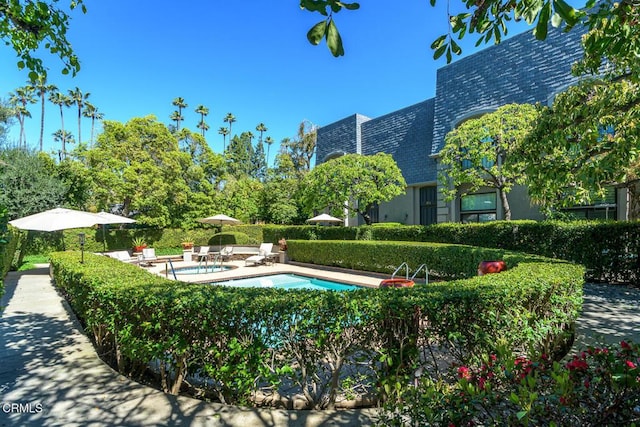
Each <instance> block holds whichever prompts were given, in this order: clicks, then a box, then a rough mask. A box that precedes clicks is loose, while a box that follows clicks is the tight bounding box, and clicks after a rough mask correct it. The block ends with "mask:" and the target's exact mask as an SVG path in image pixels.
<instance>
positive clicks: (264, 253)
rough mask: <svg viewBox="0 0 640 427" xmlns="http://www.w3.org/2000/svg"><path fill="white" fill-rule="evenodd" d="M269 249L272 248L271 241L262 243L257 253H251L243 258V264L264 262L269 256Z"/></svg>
mask: <svg viewBox="0 0 640 427" xmlns="http://www.w3.org/2000/svg"><path fill="white" fill-rule="evenodd" d="M271 249H273V243H262V244H261V245H260V248H259V249H258V255H252V256H250V257H249V258H247V259H246V260H244V263H245V265H249V263H252V264H254V265H255V264H265V263H266V262H267V260H268V258H269V257H270V256H271Z"/></svg>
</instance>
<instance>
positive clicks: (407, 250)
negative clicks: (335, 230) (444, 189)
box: [287, 240, 561, 279]
mask: <svg viewBox="0 0 640 427" xmlns="http://www.w3.org/2000/svg"><path fill="white" fill-rule="evenodd" d="M287 243H288V246H289V248H288V251H287V253H288V255H289V258H290V259H291V260H292V261H298V262H304V263H311V264H318V265H328V266H336V267H344V268H351V269H354V270H362V271H375V272H380V273H387V274H391V273H393V271H394V270H395V269H396V268H397V267H398V266H400V265H401V264H402V263H404V262H406V263H407V264H408V265H409V267H410V269H416V268H417V267H418V266H420V265H422V264H426V266H427V267H428V269H429V274H430V275H433V276H436V277H440V278H445V279H456V278H465V277H472V276H475V275H476V274H477V271H478V264H479V263H480V261H489V260H504V261H506V263H507V267H509V268H511V267H512V266H516V265H518V264H520V263H521V262H523V261H527V262H534V261H536V262H551V261H549V260H548V259H546V258H544V257H540V256H537V255H529V254H524V253H521V252H512V251H505V250H503V249H491V248H482V247H474V246H468V245H451V244H444V243H420V242H379V241H358V242H354V241H345V240H333V241H331V240H322V241H315V242H311V241H304V240H289V241H287ZM552 262H554V263H555V262H561V261H552ZM403 272H404V271H403ZM418 277H424V273H423V272H421V273H420V275H419V276H418Z"/></svg>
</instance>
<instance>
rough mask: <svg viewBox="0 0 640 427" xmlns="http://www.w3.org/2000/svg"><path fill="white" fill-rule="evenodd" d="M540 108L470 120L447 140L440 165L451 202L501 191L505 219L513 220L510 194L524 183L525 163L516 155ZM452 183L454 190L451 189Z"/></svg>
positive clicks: (513, 108)
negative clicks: (483, 189) (482, 192)
mask: <svg viewBox="0 0 640 427" xmlns="http://www.w3.org/2000/svg"><path fill="white" fill-rule="evenodd" d="M537 117H538V113H537V110H536V107H535V106H533V105H529V104H521V105H519V104H508V105H505V106H502V107H500V108H498V109H497V110H496V111H494V112H492V113H488V114H485V115H483V116H481V117H479V118H477V119H470V120H467V121H466V122H464V123H462V124H461V125H460V126H459V127H457V128H456V129H454V130H452V131H451V132H449V133H448V134H447V136H446V137H445V145H444V148H443V149H442V151H441V152H440V162H441V164H442V165H443V166H444V167H445V168H444V170H443V172H442V173H440V176H439V179H440V181H441V182H442V187H443V188H444V190H443V193H444V195H445V198H446V199H447V200H453V199H454V198H455V197H456V196H457V195H460V196H463V195H465V194H468V193H473V192H475V191H477V190H478V189H479V188H480V187H490V188H495V189H496V190H498V194H499V196H500V200H501V202H502V207H503V209H504V219H506V220H510V219H511V208H510V206H509V200H508V199H507V193H509V191H510V190H511V188H512V187H513V186H514V185H515V184H522V183H523V182H524V178H525V174H524V167H525V165H524V163H523V162H522V161H519V160H518V158H517V157H516V156H514V154H516V153H518V152H519V151H520V150H521V146H522V144H523V142H524V139H525V138H526V137H527V135H528V134H529V132H530V131H531V129H532V127H533V126H534V124H535V120H536V119H537ZM449 180H451V182H452V183H453V188H450V186H449V185H448V182H449Z"/></svg>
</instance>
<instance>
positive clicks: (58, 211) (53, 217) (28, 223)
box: [9, 208, 100, 231]
mask: <svg viewBox="0 0 640 427" xmlns="http://www.w3.org/2000/svg"><path fill="white" fill-rule="evenodd" d="M99 221H100V219H99V217H98V216H97V215H96V214H92V213H90V212H83V211H76V210H73V209H65V208H55V209H49V210H48V211H44V212H40V213H37V214H33V215H29V216H25V217H23V218H18V219H14V220H13V221H9V224H11V225H13V226H14V227H16V228H20V229H22V230H34V231H59V230H66V229H69V228H84V227H91V226H93V225H96V224H98V223H99Z"/></svg>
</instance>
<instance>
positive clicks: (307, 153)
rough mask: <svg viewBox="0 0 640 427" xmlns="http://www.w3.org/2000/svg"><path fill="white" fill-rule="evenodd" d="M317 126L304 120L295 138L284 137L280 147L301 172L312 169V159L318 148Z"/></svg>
mask: <svg viewBox="0 0 640 427" xmlns="http://www.w3.org/2000/svg"><path fill="white" fill-rule="evenodd" d="M316 139H317V135H316V127H315V125H313V124H312V123H311V122H308V121H302V122H300V125H298V133H297V135H296V138H295V139H293V140H292V139H290V138H284V139H283V140H282V141H281V142H280V149H281V150H282V151H283V152H285V153H287V154H288V155H289V156H290V157H291V161H292V162H293V164H294V167H295V169H296V170H297V171H299V172H306V171H309V170H310V169H311V159H312V158H313V155H314V153H315V150H316Z"/></svg>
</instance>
